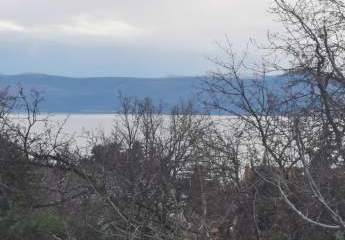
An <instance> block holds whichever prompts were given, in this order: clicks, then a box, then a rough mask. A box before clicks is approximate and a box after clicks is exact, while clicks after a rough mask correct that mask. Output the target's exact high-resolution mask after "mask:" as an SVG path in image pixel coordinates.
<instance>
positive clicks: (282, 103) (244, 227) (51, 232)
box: [0, 0, 345, 240]
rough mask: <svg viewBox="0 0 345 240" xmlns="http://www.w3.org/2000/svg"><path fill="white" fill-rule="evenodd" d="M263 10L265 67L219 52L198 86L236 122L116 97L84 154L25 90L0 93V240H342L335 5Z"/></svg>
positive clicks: (344, 18)
mask: <svg viewBox="0 0 345 240" xmlns="http://www.w3.org/2000/svg"><path fill="white" fill-rule="evenodd" d="M271 10H272V12H273V14H275V15H276V16H277V18H278V20H280V22H281V23H282V24H283V26H284V27H285V30H286V31H285V33H283V34H273V35H270V37H269V40H270V44H269V46H268V47H267V46H266V47H265V48H264V49H261V50H265V51H268V52H269V53H270V55H269V57H268V58H267V59H265V60H264V62H263V63H264V64H261V65H262V66H264V67H260V68H259V67H257V66H258V65H256V66H252V65H249V64H247V61H246V58H245V56H246V55H244V56H237V55H236V54H235V53H234V52H233V51H232V49H231V47H230V44H228V45H227V46H226V48H225V50H226V53H227V56H228V57H229V58H228V59H227V60H225V61H220V60H216V63H217V64H218V70H217V71H216V72H214V73H212V74H211V75H210V76H209V78H208V79H207V80H206V82H205V84H204V86H203V88H204V93H205V94H206V95H207V97H206V98H205V101H204V103H205V106H206V107H210V108H212V109H214V110H218V111H220V112H222V113H228V114H232V115H235V116H236V117H235V118H229V119H228V120H224V119H223V120H220V121H217V120H215V118H211V117H209V116H207V115H206V114H200V113H197V112H195V111H194V108H193V105H192V104H191V103H188V104H181V105H180V106H176V107H174V108H172V109H171V112H170V114H169V115H165V114H163V113H162V111H161V108H160V107H159V106H155V105H154V104H153V103H152V102H151V100H150V99H144V100H141V101H138V100H136V99H131V98H126V97H122V98H121V106H122V109H121V111H120V112H119V113H121V115H120V116H121V120H119V121H117V122H116V123H115V124H114V132H113V135H112V137H111V138H108V139H104V141H103V142H102V143H97V144H96V143H95V144H93V146H92V149H90V151H89V154H83V153H82V152H81V151H78V149H75V148H73V145H72V143H71V142H70V141H66V140H64V138H63V137H61V129H62V128H63V125H61V126H56V125H55V126H52V125H51V122H49V119H42V118H41V117H40V116H39V111H38V109H39V104H40V102H41V98H40V97H39V95H38V94H37V93H35V92H32V93H30V94H25V93H24V91H22V90H20V91H19V93H18V96H10V95H9V94H8V93H7V91H6V90H4V91H3V92H1V94H0V238H1V239H5V240H7V239H11V240H12V239H15V240H26V239H29V240H30V239H44V240H45V239H48V240H49V239H52V240H58V239H66V240H79V239H80V240H85V239H86V240H87V239H90V240H91V239H92V240H97V239H99V240H105V239H133V240H134V239H157V240H158V239H236V240H240V239H243V240H251V239H257V240H266V239H267V240H268V239H270V240H293V239H306V240H315V239H338V240H340V239H344V238H345V237H344V236H345V235H344V234H345V220H344V217H345V202H344V199H345V189H344V180H345V172H344V167H345V166H344V159H345V155H344V154H345V148H344V135H345V114H344V109H345V99H344V96H345V95H344V91H345V77H344V74H345V68H344V66H345V62H344V60H345V54H344V51H345V50H344V41H345V39H344V33H345V15H344V12H345V5H344V3H343V2H342V1H337V0H324V1H318V0H298V1H285V0H275V1H274V6H273V7H272V9H271ZM274 56H285V57H284V61H281V62H279V61H277V58H276V57H274ZM249 71H254V74H253V76H255V77H253V78H251V79H248V78H245V77H242V76H243V75H246V76H247V75H248V72H249ZM272 72H275V73H277V72H278V73H284V77H283V78H280V79H283V80H281V81H283V83H284V88H279V89H277V88H275V85H274V84H272V83H270V84H268V81H269V78H268V77H267V73H272ZM18 108H19V109H21V110H24V111H25V112H26V114H27V116H26V117H25V118H24V119H23V124H21V125H15V124H14V123H13V121H12V120H11V116H10V114H11V112H12V111H13V110H15V109H18ZM38 124H40V125H41V126H44V128H43V130H41V131H39V132H37V131H35V127H36V126H37V125H38Z"/></svg>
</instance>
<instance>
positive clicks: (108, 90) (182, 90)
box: [0, 74, 203, 113]
mask: <svg viewBox="0 0 345 240" xmlns="http://www.w3.org/2000/svg"><path fill="white" fill-rule="evenodd" d="M202 81H203V78H202V77H164V78H130V77H94V78H71V77H62V76H51V75H45V74H21V75H0V87H10V91H16V90H17V86H20V87H22V88H24V90H25V91H30V90H36V91H38V92H40V94H41V96H43V98H44V101H43V102H42V104H41V106H40V111H41V112H56V113H62V112H63V113H110V112H116V111H117V110H118V109H119V98H118V96H119V94H120V93H121V94H122V95H124V96H130V97H137V98H139V99H141V98H144V97H150V98H152V99H153V101H154V102H155V103H163V106H166V107H168V106H172V105H175V104H178V103H179V102H181V101H186V100H189V99H196V98H197V94H198V92H199V90H198V89H199V87H200V84H201V83H202Z"/></svg>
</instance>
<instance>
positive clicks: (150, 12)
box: [0, 0, 277, 75]
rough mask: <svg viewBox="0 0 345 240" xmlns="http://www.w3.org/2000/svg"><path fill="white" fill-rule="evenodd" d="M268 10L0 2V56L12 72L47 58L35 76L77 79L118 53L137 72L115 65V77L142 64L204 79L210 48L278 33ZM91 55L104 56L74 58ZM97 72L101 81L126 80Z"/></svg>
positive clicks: (213, 2) (162, 3)
mask: <svg viewBox="0 0 345 240" xmlns="http://www.w3.org/2000/svg"><path fill="white" fill-rule="evenodd" d="M269 4H270V0H260V1H259V0H126V1H124V0H97V1H96V0H49V1H48V0H0V38H1V41H2V42H3V43H4V42H8V41H12V44H10V45H11V46H8V49H7V50H6V51H7V52H8V54H9V56H11V59H12V58H13V59H16V57H17V58H21V62H22V64H21V65H20V64H17V67H16V68H17V71H18V72H21V71H24V70H26V69H27V68H25V69H24V67H23V66H25V61H24V60H23V59H30V58H32V57H33V56H34V58H37V59H40V58H45V59H42V61H39V62H43V63H44V64H42V65H41V66H40V67H37V70H39V71H41V72H45V71H51V72H52V73H53V72H54V71H55V72H59V73H60V72H61V73H64V74H67V75H74V74H80V72H81V71H82V69H81V65H83V64H86V65H92V64H93V63H95V62H97V61H98V62H99V63H100V64H102V63H103V65H104V66H111V65H112V64H115V63H118V62H119V61H120V60H119V59H118V58H120V57H119V56H118V57H116V52H121V58H124V59H135V61H134V62H135V63H136V64H137V66H136V68H134V67H133V66H130V64H131V63H128V66H127V65H126V66H123V64H121V66H122V67H121V69H129V68H130V67H132V68H133V70H132V75H141V73H142V75H147V74H148V73H147V72H148V71H147V69H146V68H145V66H147V65H148V64H147V61H151V64H152V65H153V66H154V65H155V64H157V65H159V66H160V67H161V68H162V69H165V72H163V71H157V72H159V74H164V73H166V74H182V73H183V74H186V73H187V74H188V70H186V69H185V66H183V67H182V66H181V64H178V63H179V62H184V64H189V66H190V69H191V71H190V74H195V73H196V72H200V74H202V73H203V71H206V70H208V69H202V68H203V67H205V66H207V64H205V63H204V61H205V58H204V57H205V56H207V55H212V53H214V52H213V51H214V50H215V49H216V46H215V44H214V42H215V41H222V40H223V39H224V35H225V34H227V35H229V36H230V38H231V39H232V41H233V42H234V44H235V45H237V46H239V47H243V46H244V43H245V42H247V40H248V39H249V38H250V37H254V38H257V39H259V40H263V39H264V38H265V35H266V31H267V30H268V29H272V28H273V29H277V27H276V25H275V24H274V23H273V21H272V20H271V19H272V16H270V15H269V14H268V13H267V8H268V6H269ZM1 41H0V44H1ZM51 44H54V45H57V46H58V48H59V49H60V51H59V55H60V54H65V55H66V56H69V57H70V59H71V61H70V65H69V66H68V69H69V70H66V71H64V70H63V69H64V68H65V69H67V67H66V66H65V65H64V64H63V63H60V65H59V66H51V65H50V59H49V58H51V59H52V58H54V57H57V56H56V55H54V54H57V53H53V52H52V51H49V49H46V48H47V47H49V46H50V45H51ZM73 46H75V50H74V48H73ZM18 49H20V50H18ZM32 49H35V50H34V51H33V50H32ZM97 49H102V50H101V51H99V52H102V55H100V54H97V58H98V59H97V61H96V60H93V61H91V60H89V62H87V60H85V59H83V58H80V56H81V55H83V56H89V57H90V58H91V57H92V54H94V52H95V51H96V52H97ZM103 49H108V51H103ZM133 49H135V50H136V51H133ZM48 53H49V54H48ZM67 53H68V54H67ZM126 53H127V54H128V55H126ZM28 54H31V55H28ZM110 54H115V56H112V55H110ZM178 54H180V55H178ZM30 56H31V57H30ZM158 56H159V57H158ZM164 56H166V57H164ZM147 58H149V59H147ZM73 59H74V60H73ZM80 59H82V60H80ZM114 59H115V60H114ZM140 59H145V60H142V61H140ZM156 59H159V60H156ZM185 59H188V60H189V61H190V62H189V63H185V62H186V61H185ZM0 61H4V60H0ZM28 61H29V60H28ZM77 61H79V62H77ZM158 61H159V62H158ZM162 62H164V63H165V64H167V66H162V64H161V63H162ZM0 64H1V62H0ZM100 64H97V65H100ZM28 65H30V66H31V65H32V63H30V64H29V63H28ZM169 65H171V66H169ZM71 66H75V71H73V70H71ZM39 68H40V69H41V70H40V69H39ZM46 69H47V70H46ZM52 69H55V70H52ZM103 69H104V74H118V73H120V72H125V74H129V75H130V74H131V72H130V71H129V70H126V71H122V70H121V69H120V70H115V68H114V70H111V68H110V67H109V68H103ZM136 69H138V70H136ZM150 69H151V67H150ZM179 69H180V70H179ZM196 69H199V70H196ZM35 70H36V68H35ZM0 71H2V72H6V69H0ZM94 71H95V73H96V72H97V73H98V72H99V71H97V69H94ZM150 71H151V70H150ZM152 71H154V69H152ZM171 71H175V72H171ZM13 72H15V71H13ZM151 75H155V73H154V72H152V73H151Z"/></svg>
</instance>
